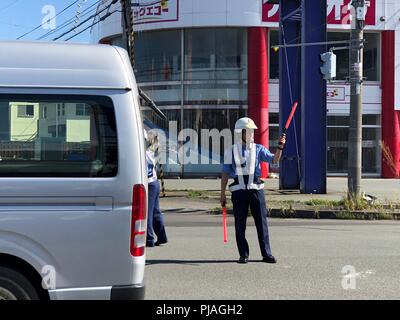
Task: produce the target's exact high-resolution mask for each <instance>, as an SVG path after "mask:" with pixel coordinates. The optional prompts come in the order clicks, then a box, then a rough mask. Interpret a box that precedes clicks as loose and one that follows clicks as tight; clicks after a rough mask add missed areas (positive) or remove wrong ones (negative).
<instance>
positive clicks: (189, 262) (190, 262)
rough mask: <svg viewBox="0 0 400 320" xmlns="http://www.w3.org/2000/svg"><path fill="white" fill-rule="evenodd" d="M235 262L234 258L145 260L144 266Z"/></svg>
mask: <svg viewBox="0 0 400 320" xmlns="http://www.w3.org/2000/svg"><path fill="white" fill-rule="evenodd" d="M219 263H236V260H147V261H146V266H148V265H153V264H185V265H192V266H196V265H199V264H219Z"/></svg>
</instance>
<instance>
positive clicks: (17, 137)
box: [0, 95, 118, 177]
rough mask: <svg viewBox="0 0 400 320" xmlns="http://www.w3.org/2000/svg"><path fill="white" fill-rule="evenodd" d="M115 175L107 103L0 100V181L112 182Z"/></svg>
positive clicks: (71, 98) (100, 99) (70, 98)
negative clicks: (65, 179) (61, 179)
mask: <svg viewBox="0 0 400 320" xmlns="http://www.w3.org/2000/svg"><path fill="white" fill-rule="evenodd" d="M117 172H118V140H117V128H116V122H115V113H114V106H113V102H112V100H111V99H110V98H108V97H104V96H76V95H65V96H63V95H0V177H114V176H116V175H117Z"/></svg>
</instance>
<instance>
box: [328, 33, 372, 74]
mask: <svg viewBox="0 0 400 320" xmlns="http://www.w3.org/2000/svg"><path fill="white" fill-rule="evenodd" d="M364 39H365V44H364V61H363V71H364V77H365V78H366V81H379V80H380V79H379V73H380V68H379V57H378V54H379V50H378V48H380V38H379V34H378V33H367V32H365V33H364ZM343 40H350V33H349V32H328V41H343ZM344 45H345V44H330V45H328V49H330V48H331V47H341V46H344ZM334 53H335V54H336V80H346V79H347V78H348V77H349V76H350V74H349V70H350V69H349V66H350V51H349V50H337V51H335V52H334Z"/></svg>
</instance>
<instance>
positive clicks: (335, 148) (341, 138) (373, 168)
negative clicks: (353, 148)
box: [327, 114, 381, 174]
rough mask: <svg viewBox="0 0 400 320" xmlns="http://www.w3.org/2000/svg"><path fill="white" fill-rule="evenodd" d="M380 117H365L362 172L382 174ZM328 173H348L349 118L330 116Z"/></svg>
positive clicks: (372, 115)
mask: <svg viewBox="0 0 400 320" xmlns="http://www.w3.org/2000/svg"><path fill="white" fill-rule="evenodd" d="M379 123H380V116H379V115H374V114H371V115H363V129H362V135H363V142H362V172H363V173H366V174H377V173H379V172H380V154H381V152H380V147H379V141H380V125H379ZM327 133H328V173H347V170H348V163H347V161H348V139H349V117H348V116H345V115H342V116H339V115H338V116H328V129H327Z"/></svg>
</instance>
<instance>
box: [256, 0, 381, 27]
mask: <svg viewBox="0 0 400 320" xmlns="http://www.w3.org/2000/svg"><path fill="white" fill-rule="evenodd" d="M262 1H263V6H262V22H279V5H278V4H268V3H266V2H267V1H266V0H262ZM351 2H352V0H327V6H328V8H327V23H328V24H340V25H346V24H351V19H352V17H351V9H352V5H351ZM365 3H366V6H367V12H366V15H365V23H366V24H367V25H371V26H374V25H375V24H376V0H369V1H368V0H366V1H365Z"/></svg>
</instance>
